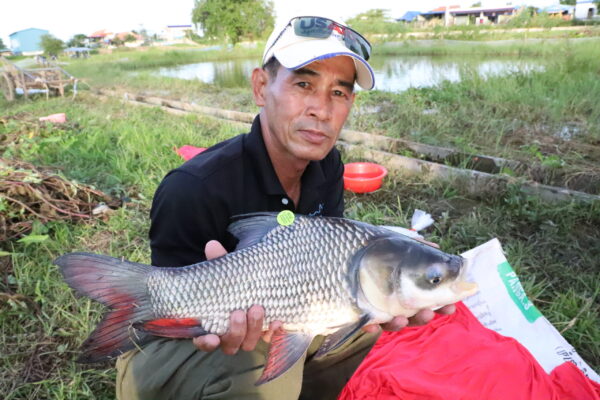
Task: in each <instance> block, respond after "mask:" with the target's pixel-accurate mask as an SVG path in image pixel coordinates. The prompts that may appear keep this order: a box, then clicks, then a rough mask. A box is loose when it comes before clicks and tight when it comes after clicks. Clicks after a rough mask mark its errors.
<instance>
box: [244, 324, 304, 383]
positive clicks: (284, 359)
mask: <svg viewBox="0 0 600 400" xmlns="http://www.w3.org/2000/svg"><path fill="white" fill-rule="evenodd" d="M313 337H314V336H312V335H308V334H306V333H300V332H293V333H289V332H283V331H279V332H276V333H275V334H274V335H273V337H272V338H271V346H270V347H269V355H268V356H267V362H266V364H265V368H264V370H263V373H262V375H261V377H260V378H259V379H258V381H256V386H258V385H262V384H263V383H267V382H269V381H272V380H273V379H275V378H277V377H278V376H279V375H281V374H283V373H284V372H285V371H287V370H288V369H290V367H291V366H292V365H294V364H295V363H296V361H298V360H299V359H300V357H302V355H304V353H306V351H307V350H308V346H309V345H310V342H311V341H312V339H313Z"/></svg>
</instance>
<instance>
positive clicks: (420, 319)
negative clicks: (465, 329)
mask: <svg viewBox="0 0 600 400" xmlns="http://www.w3.org/2000/svg"><path fill="white" fill-rule="evenodd" d="M454 311H456V306H455V305H454V304H449V305H447V306H444V307H442V308H438V309H437V310H435V313H438V314H443V315H449V314H452V313H454ZM435 313H434V312H433V311H431V310H421V311H419V312H418V313H416V314H415V315H413V316H412V317H410V318H406V317H402V316H400V317H396V318H394V319H393V320H391V321H390V322H386V323H385V324H381V325H377V324H375V325H366V326H365V327H363V330H364V331H366V332H369V333H377V332H379V329H383V330H384V331H392V332H396V331H399V330H400V329H402V328H405V327H407V326H418V325H425V324H426V323H428V322H429V321H431V320H432V319H433V317H434V316H435Z"/></svg>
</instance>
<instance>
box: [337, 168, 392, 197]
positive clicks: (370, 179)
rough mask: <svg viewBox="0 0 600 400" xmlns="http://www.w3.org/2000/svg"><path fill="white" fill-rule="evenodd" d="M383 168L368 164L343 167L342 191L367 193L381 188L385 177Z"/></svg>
mask: <svg viewBox="0 0 600 400" xmlns="http://www.w3.org/2000/svg"><path fill="white" fill-rule="evenodd" d="M387 173H388V172H387V169H385V168H384V167H383V166H381V165H379V164H375V163H369V162H355V163H349V164H346V165H344V189H346V190H350V191H351V192H354V193H369V192H373V191H375V190H377V189H379V188H380V187H381V182H382V181H383V178H384V177H385V176H386V175H387Z"/></svg>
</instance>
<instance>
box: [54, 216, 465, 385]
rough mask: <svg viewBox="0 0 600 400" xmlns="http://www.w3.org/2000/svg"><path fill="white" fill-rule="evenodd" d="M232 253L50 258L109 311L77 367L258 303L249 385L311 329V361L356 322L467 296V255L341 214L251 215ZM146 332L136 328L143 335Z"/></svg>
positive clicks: (183, 334)
mask: <svg viewBox="0 0 600 400" xmlns="http://www.w3.org/2000/svg"><path fill="white" fill-rule="evenodd" d="M229 230H230V232H231V233H233V234H234V235H235V236H236V237H238V239H239V240H240V242H239V244H238V247H237V249H236V250H237V251H235V252H232V253H229V254H227V255H225V256H223V257H220V258H217V259H214V260H210V261H205V262H201V263H198V264H194V265H190V266H186V267H179V268H158V267H153V266H150V265H144V264H138V263H132V262H129V261H125V260H122V259H117V258H112V257H107V256H103V255H95V254H88V253H71V254H66V255H63V256H61V257H59V258H58V259H56V261H55V264H57V265H59V266H60V267H61V271H62V274H63V276H64V279H65V281H66V282H67V283H68V284H69V285H70V286H71V287H72V288H74V289H75V290H77V291H78V292H79V293H81V294H84V295H86V296H89V297H90V298H92V299H95V300H97V301H99V302H101V303H103V304H105V305H106V306H108V307H109V308H110V310H109V312H108V313H107V314H106V316H105V317H104V319H103V320H102V322H100V324H99V325H98V326H97V327H96V329H95V330H94V332H93V333H92V334H91V335H90V337H89V338H88V339H87V340H86V341H85V342H84V344H83V345H82V352H83V354H82V357H80V361H83V362H97V361H103V360H106V359H108V358H111V357H114V356H117V355H119V354H121V353H123V352H124V351H126V350H128V349H130V348H132V347H133V346H134V344H133V342H134V341H135V338H136V337H139V335H140V333H139V332H140V331H141V332H146V333H150V334H153V335H157V336H164V337H173V338H191V337H196V336H199V335H203V334H206V333H216V334H218V335H220V334H224V333H225V332H226V331H227V328H228V323H229V316H230V313H231V312H232V311H234V310H239V309H241V310H246V309H248V308H250V307H251V306H252V305H253V304H259V305H262V306H263V307H264V309H265V321H264V324H265V325H264V329H267V327H268V324H269V323H270V322H271V321H275V320H279V321H282V322H283V328H284V330H285V331H282V332H278V333H276V334H275V335H274V336H273V339H272V341H271V345H270V348H269V354H268V356H267V361H266V366H265V368H264V370H263V374H262V376H261V378H260V379H259V380H258V381H257V384H262V383H265V382H268V381H270V380H272V379H274V378H276V377H277V376H279V375H281V374H282V373H284V372H285V371H286V370H287V369H289V368H290V367H291V366H292V365H293V364H294V363H295V362H296V361H297V360H298V359H299V358H300V357H301V356H302V355H303V354H304V352H305V351H306V350H307V348H308V346H309V344H310V342H311V341H312V339H313V338H314V337H315V336H316V335H324V336H327V338H326V339H325V341H324V343H323V345H322V346H321V348H320V349H319V350H318V352H317V354H316V357H319V356H321V355H323V354H325V353H327V352H328V351H330V350H333V349H335V348H337V347H339V346H340V345H341V344H342V343H344V342H345V341H346V340H347V339H348V338H350V337H351V336H352V335H353V334H354V333H355V332H357V331H358V330H359V329H360V328H361V327H362V326H364V325H366V324H369V323H382V322H387V321H389V320H391V319H392V318H393V317H395V316H398V315H404V316H407V317H408V316H412V315H414V314H415V313H416V312H417V311H418V310H420V309H423V308H436V307H440V306H443V305H446V304H451V303H454V302H456V301H459V300H462V299H463V298H465V297H467V296H469V295H471V294H473V293H475V292H476V291H477V285H476V284H474V283H470V282H466V281H465V280H464V269H465V268H464V265H463V264H464V262H465V261H464V259H463V258H462V257H460V256H455V255H450V254H446V253H444V252H442V251H441V250H439V249H436V248H434V247H431V246H428V245H426V244H423V243H421V242H418V241H415V240H413V239H411V238H408V237H407V236H404V235H401V234H399V233H395V232H393V231H390V230H387V229H384V228H380V227H376V226H373V225H369V224H366V223H362V222H357V221H352V220H348V219H343V218H328V217H304V216H300V215H296V216H295V219H294V220H293V223H291V224H290V225H281V224H280V223H279V222H278V219H277V214H275V213H258V214H250V215H248V216H246V217H245V218H242V219H240V220H238V221H236V222H234V223H233V224H231V225H230V227H229ZM141 335H143V333H142V334H141Z"/></svg>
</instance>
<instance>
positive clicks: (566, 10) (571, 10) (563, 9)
mask: <svg viewBox="0 0 600 400" xmlns="http://www.w3.org/2000/svg"><path fill="white" fill-rule="evenodd" d="M538 12H545V13H547V14H550V15H551V16H554V17H560V18H562V19H564V20H567V21H568V20H571V19H573V15H574V14H575V7H574V6H569V5H565V4H556V5H553V6H549V7H545V8H538Z"/></svg>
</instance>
